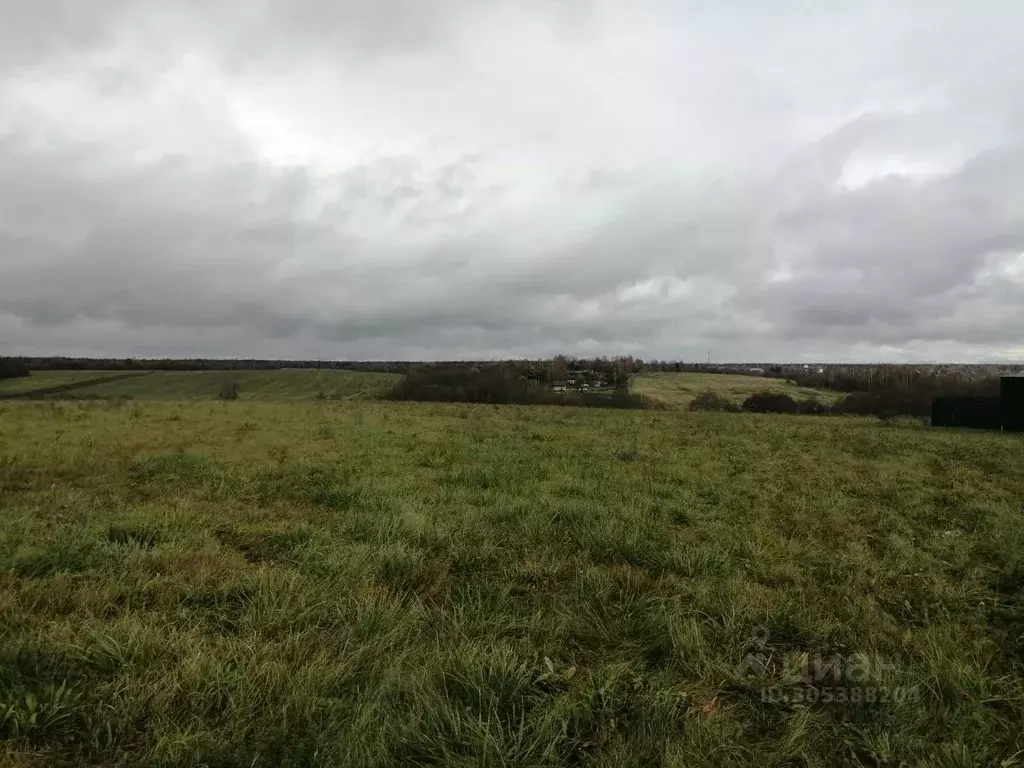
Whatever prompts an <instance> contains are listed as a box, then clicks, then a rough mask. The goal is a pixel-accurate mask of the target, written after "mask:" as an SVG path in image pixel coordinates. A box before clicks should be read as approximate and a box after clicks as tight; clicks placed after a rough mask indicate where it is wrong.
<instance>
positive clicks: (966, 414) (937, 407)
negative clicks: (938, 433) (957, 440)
mask: <svg viewBox="0 0 1024 768" xmlns="http://www.w3.org/2000/svg"><path fill="white" fill-rule="evenodd" d="M932 426H934V427H972V428H974V429H1005V430H1008V431H1013V432H1024V375H1016V376H1003V377H1002V378H1001V379H1000V393H999V397H968V396H947V397H936V398H934V399H933V400H932Z"/></svg>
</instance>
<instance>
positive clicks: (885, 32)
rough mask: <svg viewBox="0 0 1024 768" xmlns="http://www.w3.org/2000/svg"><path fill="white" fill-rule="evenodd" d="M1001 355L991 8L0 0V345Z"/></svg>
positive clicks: (1011, 271)
mask: <svg viewBox="0 0 1024 768" xmlns="http://www.w3.org/2000/svg"><path fill="white" fill-rule="evenodd" d="M708 350H711V351H712V353H713V355H714V357H715V359H716V360H720V361H744V360H757V361H772V360H787V361H801V360H835V361H851V362H855V361H904V362H919V361H929V360H945V361H963V362H976V361H991V362H1016V361H1021V360H1024V4H1021V3H1019V2H1016V1H1015V0H979V1H978V2H973V3H964V2H961V1H959V0H958V1H956V2H954V1H953V0H928V1H927V2H926V1H925V0H904V1H903V2H883V1H882V0H863V1H862V2H855V3H848V2H838V0H836V1H829V0H823V1H819V2H809V1H806V0H805V1H803V2H797V1H796V0H780V2H774V3H762V2H754V0H725V2H697V1H696V0H680V1H677V2H670V1H669V0H637V2H629V3H622V2H613V0H592V1H591V0H519V1H518V2H512V1H511V0H509V1H507V2H501V1H498V0H474V1H472V2H471V1H470V0H434V1H432V2H428V1H427V0H375V2H363V1H362V0H339V1H337V2H327V1H326V0H259V1H253V0H220V1H219V2H216V3H209V2H199V0H177V1H176V2H173V3H172V2H165V1H164V0H89V1H88V2H84V1H83V0H0V354H25V355H35V354H39V355H49V354H67V355H82V356H110V357H127V356H140V357H164V356H174V357H178V356H188V357H204V356H209V357H214V356H215V357H259V358H292V359H297V358H304V359H306V358H321V359H331V358H334V359H452V358H474V359H480V358H495V357H523V356H527V357H540V356H547V355H551V354H556V353H568V354H578V355H593V354H598V355H600V354H607V355H614V354H632V355H635V356H639V357H643V358H659V359H690V360H693V359H701V360H702V359H704V358H705V357H706V355H707V352H708Z"/></svg>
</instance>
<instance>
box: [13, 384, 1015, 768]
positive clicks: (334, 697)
mask: <svg viewBox="0 0 1024 768" xmlns="http://www.w3.org/2000/svg"><path fill="white" fill-rule="evenodd" d="M231 373H232V374H233V375H240V376H252V377H254V378H252V379H245V378H243V379H241V381H240V399H239V400H236V401H231V402H220V401H217V400H216V399H213V398H214V397H215V393H216V391H217V386H215V385H214V384H211V383H210V382H205V383H203V384H202V386H201V387H199V386H198V385H196V384H195V382H196V381H200V379H198V377H199V376H201V375H211V376H212V375H214V374H159V373H157V374H149V375H147V376H145V377H140V378H137V379H126V380H122V381H119V382H112V383H110V384H109V385H103V386H106V387H109V388H110V391H106V390H104V391H103V392H100V393H99V394H104V392H105V394H106V395H107V396H116V395H118V394H130V395H132V396H134V397H136V398H137V399H135V400H134V401H127V400H118V399H112V400H81V401H76V400H63V401H62V400H47V401H4V402H0V512H2V515H3V525H2V526H0V763H3V764H7V765H16V766H49V765H58V764H66V765H118V766H140V765H150V766H168V767H169V766H200V765H205V766H239V767H241V766H246V767H249V766H268V767H269V766H279V765H281V766H284V765H287V766H395V765H444V766H533V765H536V766H608V767H609V768H610V767H611V766H637V767H639V766H678V767H679V768H682V767H683V766H719V765H728V766H747V765H757V766H773V765H774V766H831V765H852V766H858V765H859V766H883V765H884V766H890V765H892V766H895V765H902V764H906V765H910V766H950V768H952V767H953V766H956V767H957V768H962V767H965V766H992V765H997V766H998V765H1002V766H1004V767H1005V768H1010V767H1011V766H1018V765H1024V752H1022V751H1021V750H1024V735H1022V730H1024V729H1022V724H1024V595H1022V588H1024V524H1022V522H1024V521H1022V518H1024V515H1022V504H1024V439H1022V437H1021V436H1020V435H1010V434H1005V435H1004V434H1001V433H998V432H971V431H961V430H939V429H929V428H925V427H921V426H917V425H913V424H898V425H891V424H890V425H883V424H880V423H879V422H878V420H876V419H865V418H852V417H843V418H838V417H836V418H831V417H811V416H788V417H787V416H769V415H757V414H728V413H689V412H680V411H678V410H654V411H619V410H609V409H585V408H570V407H544V406H536V407H531V406H488V405H467V404H426V403H405V402H403V403H395V402H381V401H376V400H372V399H369V396H370V394H372V393H375V392H377V391H379V388H380V387H381V386H382V382H381V380H380V379H378V378H374V377H375V376H378V375H377V374H356V373H345V372H329V373H325V374H320V376H321V378H320V379H319V380H318V381H317V382H315V383H308V382H306V381H305V380H303V383H302V384H301V391H302V393H303V397H301V398H300V397H293V398H286V397H284V396H279V397H278V398H277V399H278V401H274V399H273V398H272V397H270V396H269V393H271V392H280V391H281V390H280V389H278V388H277V387H278V385H279V384H280V379H281V376H282V374H281V372H275V375H274V376H271V377H270V378H271V379H274V381H275V382H277V383H276V384H268V383H266V382H265V381H264V379H261V378H260V377H261V376H264V377H265V376H267V375H268V374H266V373H260V372H256V373H252V374H238V373H237V372H231ZM292 373H293V372H286V373H285V374H284V375H286V376H287V375H292ZM314 373H315V372H308V371H307V372H294V375H295V376H299V375H300V374H306V375H307V376H312V375H314ZM174 376H178V377H183V378H182V379H181V381H186V382H191V384H187V385H186V384H185V383H182V384H181V385H180V388H178V389H174V392H175V393H177V399H175V397H168V396H166V395H164V396H156V395H154V394H153V393H154V392H155V391H157V390H155V389H144V388H146V387H154V386H155V385H156V384H157V383H158V382H160V381H163V377H174ZM335 376H338V377H340V378H334V377H335ZM360 376H367V377H369V378H366V379H363V380H358V378H359V377H360ZM352 377H355V378H352ZM659 378H660V377H659ZM260 381H264V383H263V384H259V383H258V382H260ZM295 381H298V379H296V380H295ZM754 381H757V380H754ZM325 382H328V383H329V386H328V384H325ZM757 383H761V382H757ZM671 384H672V386H671V387H670V388H674V390H675V391H678V392H681V391H682V388H683V387H689V386H697V391H700V389H701V388H703V387H702V385H700V384H693V383H688V382H686V381H685V380H678V381H674V382H672V383H671ZM208 385H209V386H208ZM218 385H219V382H218ZM175 386H178V385H177V384H175ZM296 386H297V385H296ZM667 386H668V385H664V386H663V388H664V387H667ZM125 387H138V388H143V389H136V390H131V391H128V392H125V390H124V388H125ZM190 387H191V388H190ZM286 389H287V387H286ZM324 389H326V390H327V392H328V393H339V397H340V399H331V398H332V395H331V394H327V395H325V396H324V398H322V399H320V398H319V394H318V393H319V392H320V391H322V390H324ZM114 390H116V391H114ZM160 391H162V392H164V393H166V392H167V391H168V390H167V389H166V388H164V389H163V390H160ZM291 391H292V392H294V391H296V388H293V389H292V390H291ZM195 392H200V394H198V395H189V394H187V393H195ZM258 392H263V393H265V394H267V395H268V397H267V398H266V399H263V398H260V399H257V397H256V393H258ZM82 393H83V390H78V391H76V394H82ZM189 397H200V398H206V399H188V398H189ZM284 399H291V402H283V401H282V400H284Z"/></svg>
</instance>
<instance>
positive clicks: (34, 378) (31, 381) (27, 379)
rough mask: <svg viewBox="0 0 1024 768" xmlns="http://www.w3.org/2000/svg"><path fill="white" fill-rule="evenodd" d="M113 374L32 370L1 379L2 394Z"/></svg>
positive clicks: (29, 390)
mask: <svg viewBox="0 0 1024 768" xmlns="http://www.w3.org/2000/svg"><path fill="white" fill-rule="evenodd" d="M111 375H113V374H112V373H111V372H110V371H32V372H31V373H30V374H29V375H28V376H24V377H22V378H18V379H0V394H9V393H14V392H31V391H32V390H35V389H48V388H49V387H62V386H64V385H65V384H75V383H77V382H79V381H88V380H89V379H101V378H104V377H105V376H111Z"/></svg>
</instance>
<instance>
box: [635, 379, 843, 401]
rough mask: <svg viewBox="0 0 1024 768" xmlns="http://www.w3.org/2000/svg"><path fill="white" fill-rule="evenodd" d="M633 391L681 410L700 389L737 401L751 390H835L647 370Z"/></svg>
mask: <svg viewBox="0 0 1024 768" xmlns="http://www.w3.org/2000/svg"><path fill="white" fill-rule="evenodd" d="M633 390H634V391H636V392H639V393H640V394H643V395H647V396H648V397H651V398H652V399H654V400H657V401H659V402H661V403H663V404H664V405H667V406H669V407H670V408H676V409H685V408H686V407H687V406H689V404H690V402H691V401H693V400H694V398H696V397H697V395H699V394H700V393H701V392H717V393H718V394H720V395H722V396H724V397H727V398H729V399H730V400H733V401H734V402H736V403H737V404H739V403H742V402H743V400H745V399H746V398H748V397H750V395H752V394H754V393H755V392H762V391H764V390H768V391H770V392H782V393H784V394H787V395H790V396H791V397H793V398H798V399H801V400H802V399H806V398H808V397H814V398H817V399H819V400H821V401H822V402H828V401H831V400H835V399H837V394H836V393H835V392H829V391H825V390H819V389H809V388H807V387H797V386H795V385H793V384H790V383H789V382H787V381H784V380H781V379H771V378H764V377H761V376H739V375H735V374H728V373H647V374H643V375H641V376H636V377H634V379H633Z"/></svg>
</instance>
